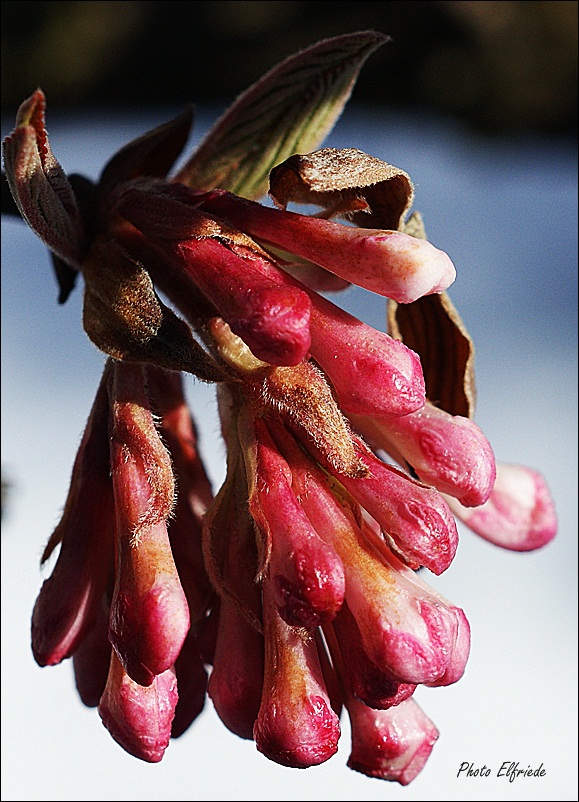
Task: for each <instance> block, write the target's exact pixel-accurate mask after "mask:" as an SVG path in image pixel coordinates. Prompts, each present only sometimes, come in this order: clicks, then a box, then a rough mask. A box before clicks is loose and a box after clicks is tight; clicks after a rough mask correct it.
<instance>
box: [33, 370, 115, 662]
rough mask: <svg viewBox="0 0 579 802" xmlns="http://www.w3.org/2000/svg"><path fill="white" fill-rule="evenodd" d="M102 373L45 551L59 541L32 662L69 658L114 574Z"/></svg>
mask: <svg viewBox="0 0 579 802" xmlns="http://www.w3.org/2000/svg"><path fill="white" fill-rule="evenodd" d="M107 374H108V371H105V374H104V376H103V379H102V381H101V385H100V387H99V390H98V392H97V395H96V398H95V401H94V404H93V408H92V410H91V414H90V417H89V420H88V423H87V426H86V429H85V432H84V435H83V438H82V442H81V444H80V447H79V450H78V453H77V456H76V460H75V463H74V468H73V472H72V478H71V483H70V488H69V492H68V498H67V501H66V505H65V508H64V514H63V516H62V519H61V521H60V523H59V524H58V526H57V528H56V530H55V531H54V533H53V535H52V537H51V538H50V541H49V543H48V545H47V547H46V549H45V552H44V555H43V559H47V557H48V556H49V555H50V553H51V552H52V550H53V549H54V548H55V547H56V545H57V544H58V543H59V542H61V541H62V544H61V548H60V553H59V555H58V559H57V561H56V564H55V566H54V569H53V571H52V574H51V576H50V577H49V578H48V579H47V580H45V582H44V583H43V585H42V588H41V590H40V593H39V595H38V598H37V600H36V604H35V605H34V611H33V613H32V651H33V654H34V658H35V660H36V662H37V663H38V664H39V665H41V666H45V665H55V664H56V663H59V662H60V661H61V660H64V659H65V658H67V657H70V655H71V654H73V652H74V651H75V649H77V648H78V646H79V645H80V644H81V643H82V641H83V639H84V638H85V637H86V635H87V633H88V632H89V631H90V630H91V628H92V627H93V626H94V625H95V622H96V620H97V618H98V615H99V611H100V605H101V600H102V597H103V594H104V592H105V589H106V586H107V582H108V581H109V577H110V574H111V572H112V570H113V564H114V552H113V531H114V520H115V511H114V501H113V489H112V484H111V480H110V463H109V449H108V414H109V406H108V399H107V391H106V377H107Z"/></svg>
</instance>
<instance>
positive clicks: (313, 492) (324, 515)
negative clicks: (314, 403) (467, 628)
mask: <svg viewBox="0 0 579 802" xmlns="http://www.w3.org/2000/svg"><path fill="white" fill-rule="evenodd" d="M276 437H281V434H280V433H279V432H278V431H277V430H276ZM282 450H283V453H284V456H285V457H286V458H287V459H288V462H289V463H290V464H291V470H292V477H293V486H294V491H295V492H296V495H297V496H298V497H299V499H300V505H301V507H302V509H303V510H304V512H305V513H306V515H307V516H308V518H309V519H310V521H311V522H312V523H313V525H314V526H315V528H316V530H317V531H318V533H319V535H320V537H321V538H322V539H323V540H325V541H326V542H327V543H330V544H331V545H333V547H334V549H335V550H336V552H337V554H338V555H339V556H340V558H341V560H342V563H343V565H344V572H345V576H346V597H345V601H346V603H347V605H348V607H349V609H350V611H351V612H352V615H353V616H354V618H355V619H356V623H357V626H358V628H359V630H360V634H361V638H362V643H363V647H364V650H365V652H366V653H367V655H368V657H369V658H370V660H371V661H372V662H374V663H375V664H376V665H377V666H378V668H379V669H380V670H382V671H384V672H387V673H389V674H390V675H391V676H392V678H393V679H395V680H396V681H397V682H398V683H402V684H412V685H417V684H420V683H426V682H433V681H434V680H436V679H438V678H439V677H441V676H442V675H443V674H444V673H445V671H446V669H447V667H448V663H449V660H450V657H451V655H452V653H453V650H454V647H455V642H456V638H457V634H458V620H457V616H456V613H455V611H454V608H453V607H452V606H450V605H448V604H447V603H446V602H445V600H443V599H442V597H439V596H437V595H436V594H435V593H433V592H430V589H429V588H427V586H426V585H424V584H423V583H419V582H416V581H415V576H414V573H413V572H412V571H411V570H410V569H409V568H407V567H406V566H405V565H403V563H401V562H400V560H398V559H397V558H396V557H395V555H394V554H393V553H392V552H391V551H390V549H389V548H388V547H387V546H386V544H385V543H384V542H383V541H382V540H381V539H379V538H378V537H377V536H376V534H375V533H374V532H372V530H371V529H370V527H367V526H365V525H364V522H363V521H362V522H360V515H359V512H358V513H357V512H356V509H355V507H353V506H351V505H350V506H348V505H347V504H346V503H344V501H341V500H340V501H339V500H338V498H337V497H336V496H335V495H334V493H333V492H332V490H331V489H330V486H329V484H328V481H327V479H326V477H325V475H324V474H323V472H322V471H321V470H320V469H319V468H318V467H317V466H316V465H315V464H314V463H313V462H312V461H311V460H308V459H307V457H305V455H304V454H303V452H301V451H300V449H299V448H297V446H296V444H295V441H294V443H293V445H292V441H291V439H290V438H289V437H286V438H284V441H283V444H282Z"/></svg>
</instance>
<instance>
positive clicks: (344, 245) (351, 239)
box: [202, 192, 456, 303]
mask: <svg viewBox="0 0 579 802" xmlns="http://www.w3.org/2000/svg"><path fill="white" fill-rule="evenodd" d="M202 205H203V208H204V209H206V210H207V211H209V212H210V213H211V214H216V215H218V216H220V217H224V218H225V219H226V220H228V221H229V222H230V223H231V224H232V225H234V226H236V227H237V228H240V229H242V230H243V231H247V232H248V233H249V234H251V236H252V237H255V238H256V239H258V240H262V241H264V242H267V243H269V244H270V245H274V246H276V247H278V248H283V249H284V250H286V251H288V252H290V253H295V254H297V255H298V256H300V257H302V258H303V259H309V260H310V261H312V262H314V263H315V264H317V265H320V267H324V268H325V269H326V270H329V271H330V272H331V273H335V274H336V275H337V276H340V277H341V278H343V279H346V280H347V281H351V282H353V283H354V284H357V285H358V286H359V287H364V288H365V289H367V290H371V291H372V292H376V293H378V295H385V296H387V297H388V298H392V299H393V300H395V301H398V302H399V303H410V302H412V301H415V300H417V299H418V298H421V297H422V296H423V295H429V294H431V293H435V292H442V291H443V290H446V289H447V288H448V287H449V286H450V285H451V284H452V282H453V281H454V279H455V278H456V270H455V269H454V265H453V264H452V262H451V260H450V258H449V257H448V256H447V254H446V253H444V251H440V250H438V249H437V248H435V247H434V246H433V245H431V244H430V243H429V242H427V241H426V240H422V239H417V238H416V237H411V236H409V235H408V234H403V233H401V232H400V231H381V230H379V229H364V228H362V229H360V228H352V227H351V226H345V225H342V224H340V223H333V222H331V221H330V220H322V219H319V218H315V217H305V216H303V215H301V214H295V213H294V212H287V211H283V210H281V209H270V208H268V207H265V206H262V205H260V204H258V203H254V202H252V201H247V200H244V199H242V198H237V197H236V196H235V195H232V194H230V193H224V192H212V193H208V197H207V199H204V200H203V204H202Z"/></svg>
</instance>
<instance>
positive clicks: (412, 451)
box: [353, 402, 496, 507]
mask: <svg viewBox="0 0 579 802" xmlns="http://www.w3.org/2000/svg"><path fill="white" fill-rule="evenodd" d="M353 423H354V425H355V426H356V428H357V429H358V431H359V432H360V434H362V435H363V436H364V437H365V439H366V441H367V442H369V443H370V444H371V445H372V446H374V447H376V448H382V449H384V450H385V451H387V452H388V453H390V454H391V456H393V457H394V458H397V456H398V455H401V456H402V458H403V460H405V461H406V462H407V463H409V464H410V465H411V466H412V468H413V469H414V471H415V472H416V474H417V476H418V478H419V479H420V480H421V481H423V482H425V483H426V484H429V485H433V486H434V487H435V488H436V489H437V490H438V491H439V492H441V493H447V494H448V495H451V496H454V497H455V498H457V499H458V500H459V501H460V502H461V504H464V506H466V507H476V506H478V505H479V504H483V503H484V502H485V501H486V500H487V498H488V497H489V495H490V493H491V490H492V488H493V484H494V481H495V475H496V468H495V458H494V454H493V451H492V449H491V447H490V444H489V442H488V440H487V439H486V437H485V436H484V434H483V432H482V431H481V429H480V428H479V427H478V426H477V425H476V423H474V421H472V420H470V419H469V418H465V417H462V416H460V415H449V413H448V412H445V411H444V410H442V409H438V408H437V407H435V406H434V404H431V403H429V402H426V404H425V405H424V406H423V407H422V408H421V409H419V410H416V411H415V412H412V413H410V414H408V415H404V416H399V417H395V418H394V417H393V418H390V419H388V420H381V421H378V420H372V419H371V418H361V417H356V418H355V420H354V421H353ZM392 446H393V448H392Z"/></svg>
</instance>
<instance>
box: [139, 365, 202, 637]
mask: <svg viewBox="0 0 579 802" xmlns="http://www.w3.org/2000/svg"><path fill="white" fill-rule="evenodd" d="M146 378H147V390H148V394H149V396H150V398H151V403H152V405H153V406H154V410H155V414H156V415H158V416H159V417H160V425H159V428H160V433H161V436H162V438H163V442H164V443H165V445H166V446H167V449H168V450H169V453H170V454H171V461H172V466H173V471H174V472H175V476H176V480H177V487H178V493H177V501H176V504H175V510H174V512H173V514H172V517H171V519H170V521H169V527H168V528H169V541H170V543H171V551H172V554H173V559H174V560H175V565H176V566H177V571H178V573H179V579H180V581H181V585H182V586H183V590H184V592H185V596H186V598H187V604H188V605H189V613H190V617H191V623H192V625H194V624H195V623H196V622H198V621H201V620H202V619H203V618H204V617H205V613H206V612H207V609H208V607H209V605H210V602H211V599H212V597H213V594H214V591H213V588H212V586H211V583H210V581H209V577H208V576H207V572H206V570H205V566H204V563H203V554H202V545H201V530H202V525H203V524H202V522H203V516H204V515H205V513H206V511H207V508H208V507H209V505H210V504H211V501H212V497H213V496H212V492H211V484H210V482H209V478H208V476H207V473H206V471H205V468H204V466H203V463H202V462H201V459H200V457H199V451H198V445H197V431H196V428H195V424H194V422H193V418H192V417H191V413H190V411H189V408H188V406H187V403H186V400H185V396H184V391H183V381H182V378H181V375H180V374H178V373H173V372H168V371H165V370H161V369H160V368H156V367H153V366H151V365H149V366H147V372H146Z"/></svg>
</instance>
